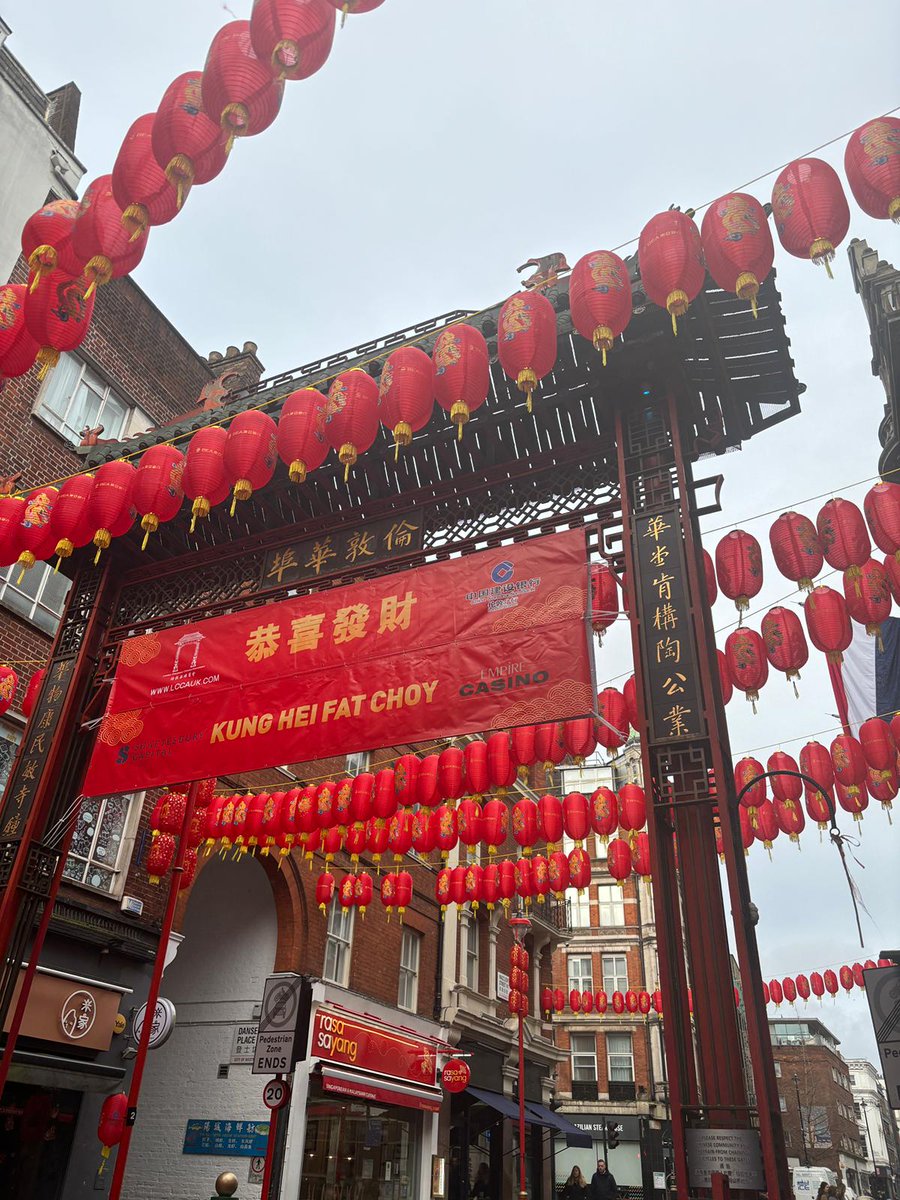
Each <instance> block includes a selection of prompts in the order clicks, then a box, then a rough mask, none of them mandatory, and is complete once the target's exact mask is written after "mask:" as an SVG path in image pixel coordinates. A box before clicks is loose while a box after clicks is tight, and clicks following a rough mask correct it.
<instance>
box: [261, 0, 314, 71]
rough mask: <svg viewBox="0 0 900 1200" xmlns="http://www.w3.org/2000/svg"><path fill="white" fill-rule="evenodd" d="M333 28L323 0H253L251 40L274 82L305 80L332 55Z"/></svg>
mask: <svg viewBox="0 0 900 1200" xmlns="http://www.w3.org/2000/svg"><path fill="white" fill-rule="evenodd" d="M334 26H335V14H334V9H333V7H332V6H331V5H329V4H328V3H327V2H326V0H254V3H253V11H252V12H251V14H250V40H251V42H252V44H253V52H254V54H255V55H256V57H257V58H258V59H259V61H260V62H262V63H266V64H267V65H268V68H269V70H270V71H271V73H272V74H273V75H274V76H275V78H276V79H308V78H309V77H310V75H314V74H315V73H316V71H318V70H319V69H320V68H321V67H323V66H324V65H325V62H326V60H327V58H328V55H329V54H330V53H331V47H332V44H333V42H334Z"/></svg>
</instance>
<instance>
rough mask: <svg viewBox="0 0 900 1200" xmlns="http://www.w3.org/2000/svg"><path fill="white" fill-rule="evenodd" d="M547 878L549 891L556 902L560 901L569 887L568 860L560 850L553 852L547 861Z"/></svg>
mask: <svg viewBox="0 0 900 1200" xmlns="http://www.w3.org/2000/svg"><path fill="white" fill-rule="evenodd" d="M547 878H548V880H549V882H550V891H551V892H552V893H553V895H554V896H555V897H556V899H557V900H562V898H563V896H564V895H565V892H566V888H567V887H568V886H569V860H568V858H567V857H566V855H565V854H564V853H563V852H562V850H554V851H553V852H552V853H551V854H550V855H549V857H548V859H547Z"/></svg>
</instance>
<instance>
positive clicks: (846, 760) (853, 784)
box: [831, 733, 866, 796]
mask: <svg viewBox="0 0 900 1200" xmlns="http://www.w3.org/2000/svg"><path fill="white" fill-rule="evenodd" d="M831 764H832V766H833V767H834V778H835V781H836V782H837V783H839V784H840V785H841V787H843V788H846V790H847V792H848V793H849V794H850V796H859V795H860V794H861V793H864V792H865V790H866V757H865V755H864V754H863V748H862V746H861V745H860V744H859V742H858V740H857V739H856V738H855V737H853V736H852V735H851V734H849V733H841V734H838V736H837V737H836V738H835V739H834V741H833V742H832V743H831Z"/></svg>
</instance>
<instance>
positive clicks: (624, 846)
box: [606, 838, 631, 887]
mask: <svg viewBox="0 0 900 1200" xmlns="http://www.w3.org/2000/svg"><path fill="white" fill-rule="evenodd" d="M606 868H607V870H608V871H609V873H610V875H611V876H612V877H613V879H615V881H616V883H617V884H618V885H619V887H622V885H623V884H624V882H625V880H626V879H627V878H628V876H629V875H630V874H631V847H630V846H629V845H628V843H627V842H626V841H625V840H624V838H613V839H612V841H611V842H610V843H609V845H608V846H607V847H606Z"/></svg>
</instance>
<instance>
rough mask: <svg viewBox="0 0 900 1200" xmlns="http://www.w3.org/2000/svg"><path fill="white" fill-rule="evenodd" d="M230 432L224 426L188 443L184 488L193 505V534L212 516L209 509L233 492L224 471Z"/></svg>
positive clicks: (211, 428) (198, 434)
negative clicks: (200, 523)
mask: <svg viewBox="0 0 900 1200" xmlns="http://www.w3.org/2000/svg"><path fill="white" fill-rule="evenodd" d="M227 441H228V430H227V429H223V428H222V427H221V425H209V426H207V427H206V428H205V429H198V430H197V432H196V433H195V434H194V436H193V437H192V438H191V440H190V442H189V443H188V448H187V453H186V454H185V458H184V471H183V473H182V476H181V486H182V489H183V491H184V494H185V496H187V498H188V500H190V501H192V504H191V533H193V532H194V526H195V525H196V524H197V521H198V519H202V518H203V517H208V516H209V510H210V508H213V507H214V506H215V505H217V504H221V503H222V501H223V500H224V499H225V498H226V497H227V496H228V495H229V494H230V492H231V480H230V479H229V477H228V474H227V472H226V470H225V446H226V443H227Z"/></svg>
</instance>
